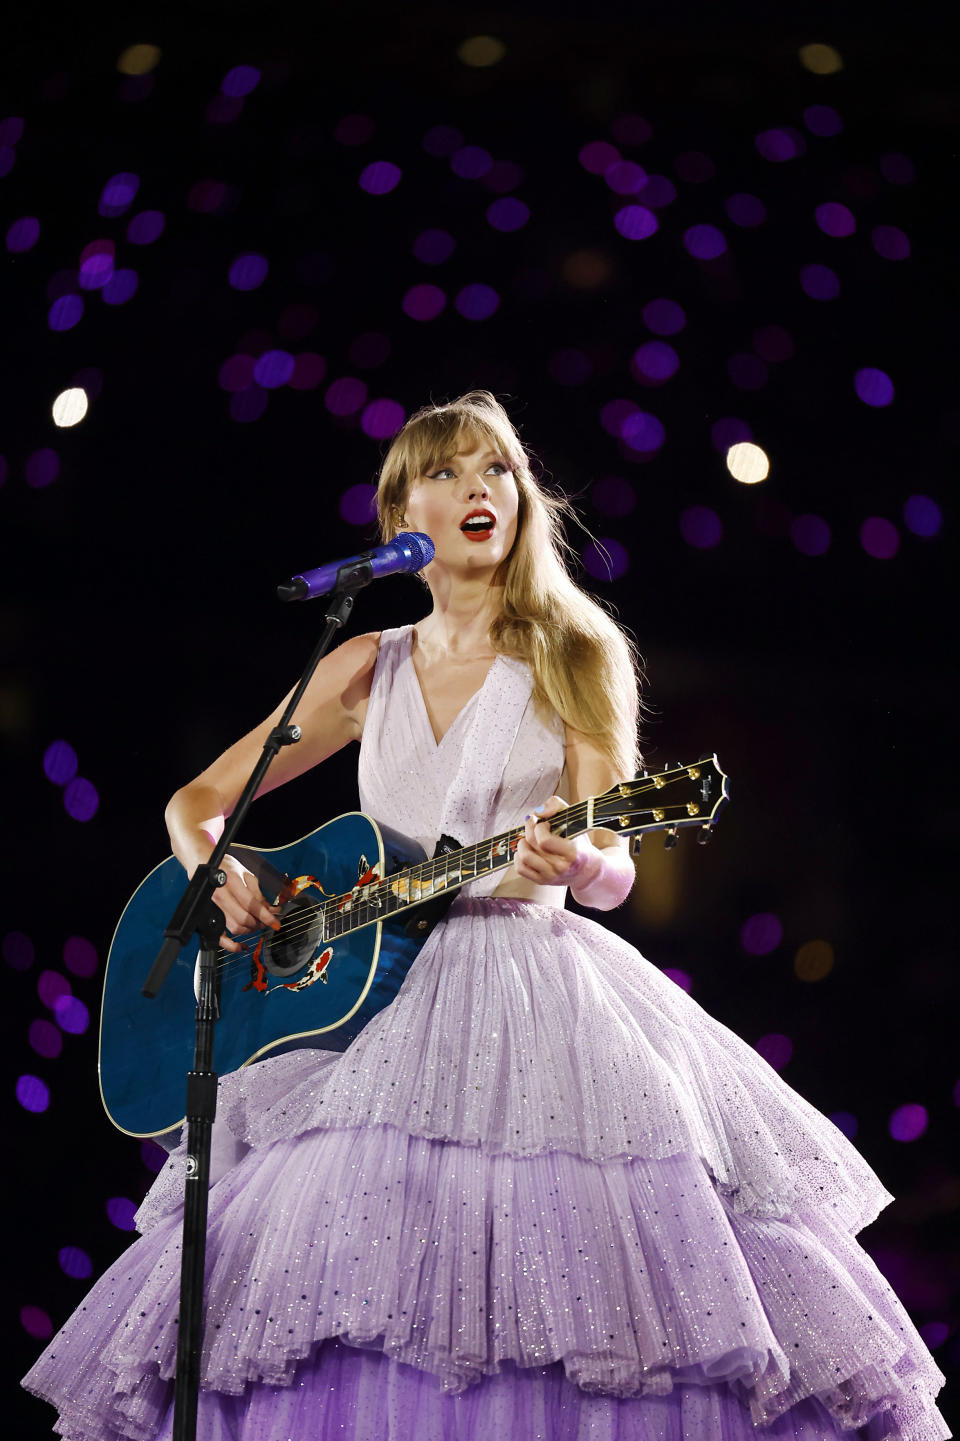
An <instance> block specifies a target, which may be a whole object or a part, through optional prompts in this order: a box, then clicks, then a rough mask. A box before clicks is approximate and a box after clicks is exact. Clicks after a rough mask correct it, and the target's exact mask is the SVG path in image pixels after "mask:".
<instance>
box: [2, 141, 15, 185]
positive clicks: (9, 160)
mask: <svg viewBox="0 0 960 1441" xmlns="http://www.w3.org/2000/svg"><path fill="white" fill-rule="evenodd" d="M16 163H17V152H16V151H15V150H14V148H13V146H12V145H0V179H2V178H3V176H4V175H9V174H10V171H11V170H12V169H13V167H14V165H15V164H16Z"/></svg>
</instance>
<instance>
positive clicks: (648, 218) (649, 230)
mask: <svg viewBox="0 0 960 1441" xmlns="http://www.w3.org/2000/svg"><path fill="white" fill-rule="evenodd" d="M613 223H614V225H615V226H616V228H617V230H618V231H619V233H620V234H621V235H622V236H623V238H624V240H647V239H649V237H650V236H651V235H655V234H656V232H657V231H658V230H659V228H660V222H659V220H658V219H657V217H656V216H655V215H654V213H653V211H652V210H648V209H647V207H646V206H645V205H624V207H623V208H622V210H618V211H617V213H616V215H615V216H614V217H613Z"/></svg>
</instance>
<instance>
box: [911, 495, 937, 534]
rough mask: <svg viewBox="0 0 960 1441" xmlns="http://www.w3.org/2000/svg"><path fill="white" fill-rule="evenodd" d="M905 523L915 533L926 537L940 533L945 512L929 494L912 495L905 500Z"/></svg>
mask: <svg viewBox="0 0 960 1441" xmlns="http://www.w3.org/2000/svg"><path fill="white" fill-rule="evenodd" d="M903 523H904V525H905V526H906V527H907V530H910V531H912V532H913V534H914V535H922V536H924V537H925V538H927V537H929V536H933V535H938V534H939V532H940V527H941V525H942V524H943V512H942V511H941V509H940V507H939V505H937V502H936V501H935V500H931V499H930V496H929V495H911V496H910V497H909V498H908V499H907V500H906V501H905V502H904V507H903Z"/></svg>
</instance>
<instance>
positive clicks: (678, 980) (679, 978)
mask: <svg viewBox="0 0 960 1441" xmlns="http://www.w3.org/2000/svg"><path fill="white" fill-rule="evenodd" d="M663 974H664V975H665V976H666V977H667V979H668V980H670V981H673V984H674V985H675V986H679V987H680V989H681V991H686V993H687V995H688V996H689V994H690V992H691V991H692V990H693V980H692V978H691V976H690V975H689V973H688V972H687V971H681V970H680V969H679V968H678V967H677V966H664V968H663Z"/></svg>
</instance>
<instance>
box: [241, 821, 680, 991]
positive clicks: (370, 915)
mask: <svg viewBox="0 0 960 1441" xmlns="http://www.w3.org/2000/svg"><path fill="white" fill-rule="evenodd" d="M670 808H671V807H665V808H664V809H670ZM569 809H572V807H571V808H569ZM675 823H677V822H675ZM669 824H670V822H669V821H668V820H664V822H662V823H661V826H666V825H669ZM658 828H660V827H658ZM522 829H523V828H522V827H518V828H517V830H516V831H512V832H506V833H504V835H503V836H499V837H490V838H488V840H487V841H484V842H481V843H478V844H477V846H476V849H477V850H478V851H483V852H488V850H489V848H490V847H491V846H496V845H497V844H498V843H499V842H500V841H502V840H505V839H508V838H510V837H512V836H513V835H515V834H517V835H518V834H519V833H520V832H521V831H522ZM471 849H474V847H463V850H462V852H452V853H450V856H448V857H440V858H438V859H437V860H436V863H435V864H431V863H428V862H421V863H420V866H421V868H424V869H425V868H427V867H428V866H429V868H430V869H432V870H433V872H434V874H433V877H432V879H434V880H435V879H436V875H437V873H438V872H439V871H441V870H444V871H447V870H448V867H447V866H445V865H443V864H442V862H443V861H444V860H447V861H449V859H451V858H452V856H456V855H458V854H465V853H466V852H467V851H469V850H471ZM510 859H512V854H511V856H510V858H509V859H507V858H504V859H503V860H502V861H501V864H500V865H498V866H497V865H495V866H489V867H486V868H485V869H484V870H482V871H480V872H479V873H477V872H474V873H472V874H469V875H467V876H462V872H460V871H458V872H455V873H454V877H455V885H453V886H451V887H450V889H459V888H460V886H462V885H467V884H469V882H470V881H472V880H476V879H479V878H480V877H481V876H483V875H489V874H491V873H492V872H494V871H496V870H505V869H506V868H507V866H508V865H509V863H510ZM461 877H462V878H461ZM376 891H379V892H380V893H381V894H384V895H385V899H386V901H387V902H389V901H390V900H399V901H400V903H399V904H398V905H397V906H395V907H394V908H393V909H392V910H387V911H386V912H384V910H383V902H382V901H375V900H374V899H371V896H370V895H369V894H368V892H376ZM351 894H352V893H351V892H347V893H346V894H345V895H342V896H331V897H327V898H325V900H324V901H323V902H319V903H318V904H316V905H314V906H308V907H305V908H303V909H301V910H300V911H299V912H298V913H297V914H298V921H299V922H300V923H299V924H297V925H294V926H290V927H289V929H288V930H287V932H286V935H285V936H284V937H283V940H284V941H285V942H286V941H289V940H290V939H291V938H296V937H299V936H301V935H308V934H309V932H310V931H311V929H312V927H313V924H314V922H313V919H312V917H315V916H316V914H317V913H318V912H329V911H330V909H331V907H336V909H335V913H334V919H336V918H337V916H340V915H342V916H343V917H344V918H345V919H348V920H350V921H351V922H352V924H349V925H347V926H345V927H344V928H343V930H342V931H334V932H332V933H327V932H326V931H324V932H323V934H322V939H323V940H324V941H334V940H336V939H338V938H339V937H340V936H343V935H349V934H350V933H351V932H355V931H357V930H361V929H363V928H365V927H366V926H370V925H374V924H376V923H377V922H380V921H385V920H388V919H390V917H391V916H393V915H396V914H399V913H400V912H402V911H404V910H414V909H416V907H418V906H420V905H423V904H425V903H427V902H428V901H429V900H431V899H436V898H437V897H438V896H439V895H441V894H443V890H438V891H435V892H433V894H432V895H428V896H427V897H426V898H425V899H424V898H419V899H416V900H409V899H407V900H403V899H400V898H399V897H398V896H397V895H396V893H395V892H394V891H393V889H392V886H391V885H385V884H384V883H383V882H381V883H378V885H377V886H376V887H373V886H369V885H368V886H365V887H363V888H361V890H360V892H359V893H358V895H357V896H356V898H355V901H354V907H353V908H352V909H350V910H346V909H345V908H344V909H341V908H340V906H339V904H338V903H339V902H343V901H345V900H348V899H349V898H350V896H351ZM304 918H306V919H305V920H304ZM326 919H327V917H326V915H325V916H324V920H323V922H322V924H324V925H325V924H326ZM271 933H272V932H271ZM267 934H268V930H267V928H264V929H263V930H261V931H253V932H249V933H248V935H249V940H248V942H247V945H246V946H245V948H244V950H243V951H242V952H235V951H226V950H220V951H219V952H218V956H217V959H218V961H219V962H220V970H221V973H225V972H228V971H231V970H233V969H234V968H235V966H243V967H249V964H250V961H251V959H252V955H253V950H252V949H251V942H252V943H253V949H255V947H256V944H257V942H258V941H259V940H260V939H262V938H263V937H264V936H266V935H267ZM277 939H279V936H277ZM300 964H301V965H302V964H304V963H303V962H301V963H300ZM293 973H294V972H293V971H292V970H291V972H290V974H293Z"/></svg>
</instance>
